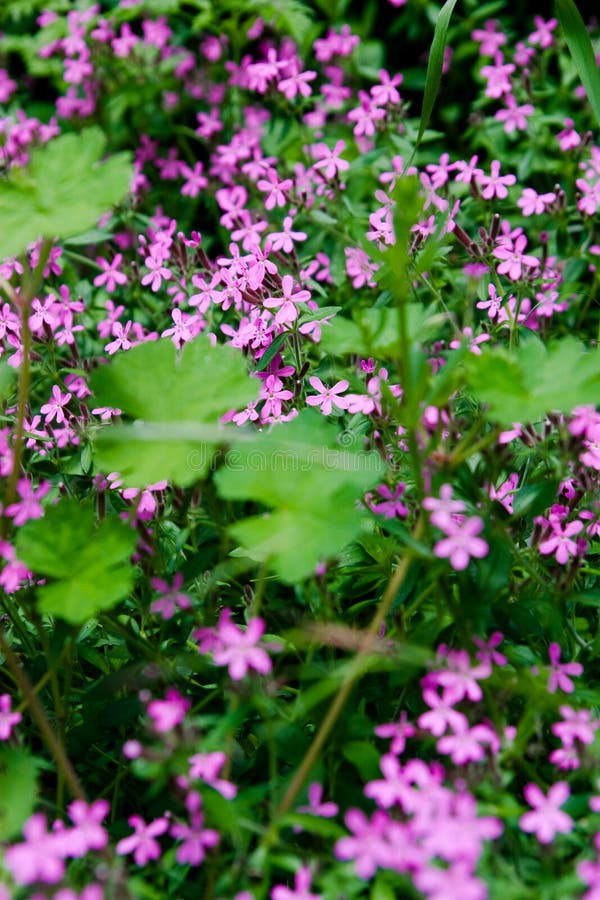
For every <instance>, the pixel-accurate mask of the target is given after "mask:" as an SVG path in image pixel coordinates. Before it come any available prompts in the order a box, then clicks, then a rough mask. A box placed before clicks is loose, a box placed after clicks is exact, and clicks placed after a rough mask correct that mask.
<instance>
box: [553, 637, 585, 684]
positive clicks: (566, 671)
mask: <svg viewBox="0 0 600 900" xmlns="http://www.w3.org/2000/svg"><path fill="white" fill-rule="evenodd" d="M548 656H549V657H550V677H549V679H548V693H549V694H554V693H556V691H557V690H561V691H564V693H565V694H572V693H573V691H574V690H575V685H574V684H573V682H572V681H571V679H570V678H569V677H568V676H569V675H581V673H582V672H583V666H582V665H581V663H578V662H570V663H561V661H560V656H561V649H560V646H559V645H558V644H556V643H553V644H550V646H549V647H548Z"/></svg>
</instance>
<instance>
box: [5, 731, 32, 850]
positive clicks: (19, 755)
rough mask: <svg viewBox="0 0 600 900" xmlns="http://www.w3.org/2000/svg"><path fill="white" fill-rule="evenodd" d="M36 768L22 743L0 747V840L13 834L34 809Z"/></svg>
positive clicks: (15, 833)
mask: <svg viewBox="0 0 600 900" xmlns="http://www.w3.org/2000/svg"><path fill="white" fill-rule="evenodd" d="M38 769H39V761H38V760H37V759H36V758H35V757H34V756H31V755H30V754H29V753H27V752H26V751H25V750H23V748H22V747H20V748H17V747H6V746H4V747H0V841H6V840H9V839H10V838H16V837H17V836H18V835H19V833H20V831H21V828H22V826H23V823H24V822H25V821H26V820H27V819H28V818H29V816H30V815H31V814H32V812H33V811H34V809H35V805H36V802H37V794H38V784H37V773H38Z"/></svg>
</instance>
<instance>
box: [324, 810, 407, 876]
mask: <svg viewBox="0 0 600 900" xmlns="http://www.w3.org/2000/svg"><path fill="white" fill-rule="evenodd" d="M344 821H345V823H346V827H347V828H348V829H349V830H350V831H352V832H353V835H352V836H350V835H349V836H347V837H343V838H340V839H339V841H337V843H336V845H335V848H334V853H335V855H336V857H337V859H353V860H354V865H355V868H356V874H357V875H358V877H359V878H371V877H372V876H373V875H374V874H375V872H376V870H377V868H378V867H379V866H387V865H390V864H391V861H392V856H393V850H392V848H391V847H390V845H389V843H388V841H387V840H386V838H387V834H388V828H389V825H390V818H389V815H388V814H387V812H385V811H384V810H381V809H378V810H376V811H375V812H374V813H373V818H372V819H371V820H369V819H367V817H366V816H365V814H364V813H363V812H362V810H360V809H349V810H348V812H347V813H346V816H345V819H344Z"/></svg>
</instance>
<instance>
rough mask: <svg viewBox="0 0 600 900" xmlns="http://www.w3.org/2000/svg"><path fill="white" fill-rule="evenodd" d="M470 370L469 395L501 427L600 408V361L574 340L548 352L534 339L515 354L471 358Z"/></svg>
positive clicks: (487, 352) (491, 353)
mask: <svg viewBox="0 0 600 900" xmlns="http://www.w3.org/2000/svg"><path fill="white" fill-rule="evenodd" d="M466 368H467V380H468V383H469V385H470V387H471V389H472V390H473V392H474V393H475V395H476V396H477V397H478V398H479V399H480V400H481V401H482V402H483V403H486V404H487V405H488V406H489V408H490V418H491V419H493V420H494V421H497V422H500V423H501V424H503V425H511V424H512V423H513V422H522V423H525V422H536V421H539V420H540V419H541V418H542V417H543V416H544V415H545V414H546V413H548V412H553V411H556V412H562V413H565V414H568V413H570V412H572V410H573V409H574V407H576V406H578V405H580V404H585V403H593V404H596V403H599V402H600V355H599V354H598V351H597V350H595V351H590V352H586V351H585V348H584V347H583V345H582V344H580V343H579V342H578V341H577V340H575V338H572V337H566V338H563V339H562V340H560V341H555V342H554V343H553V344H550V345H547V346H546V345H544V344H542V342H541V341H540V340H539V339H538V338H536V337H530V338H528V339H527V340H524V341H523V342H522V343H521V344H520V346H519V347H518V348H517V350H516V351H514V352H509V351H508V350H506V349H504V348H499V347H496V348H493V349H491V350H484V351H483V353H482V354H481V356H475V355H473V354H469V355H468V357H467V361H466Z"/></svg>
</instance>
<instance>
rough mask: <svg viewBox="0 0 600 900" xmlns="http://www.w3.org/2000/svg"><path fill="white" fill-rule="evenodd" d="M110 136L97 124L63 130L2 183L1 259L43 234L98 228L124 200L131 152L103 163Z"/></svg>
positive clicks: (67, 234) (62, 235) (57, 235)
mask: <svg viewBox="0 0 600 900" xmlns="http://www.w3.org/2000/svg"><path fill="white" fill-rule="evenodd" d="M105 147H106V138H105V136H104V134H103V133H102V131H101V130H100V128H98V127H96V126H94V127H92V128H88V129H86V130H85V131H82V132H81V133H80V134H64V135H61V136H60V137H57V138H55V139H54V140H52V141H49V142H48V143H47V144H44V145H43V146H41V147H36V148H35V149H34V150H32V152H31V160H30V162H29V164H28V165H27V166H25V167H24V168H15V169H12V170H11V172H10V173H9V176H8V178H7V179H6V181H3V182H0V257H2V258H4V257H7V256H15V255H17V254H19V253H22V252H23V251H24V250H25V248H26V247H27V245H28V244H29V243H31V242H32V241H35V240H37V238H39V237H44V238H50V239H52V238H70V237H73V236H75V235H78V234H81V233H82V232H84V231H87V230H89V229H90V228H93V227H94V226H95V225H96V223H97V221H98V219H99V218H100V217H101V216H102V214H103V213H105V212H107V211H108V210H109V209H110V208H111V206H113V205H114V204H115V203H118V202H119V201H120V200H122V199H123V197H124V196H125V194H126V193H127V190H128V188H129V183H130V179H131V174H132V169H131V163H130V156H129V154H128V153H119V154H117V155H116V156H112V157H110V158H109V159H107V160H105V161H104V162H101V161H100V160H101V159H102V155H103V153H104V150H105Z"/></svg>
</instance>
